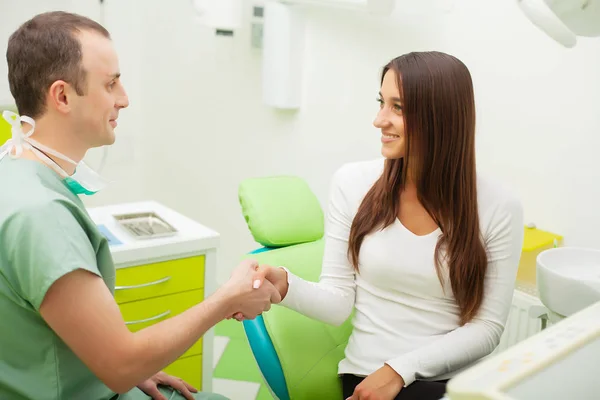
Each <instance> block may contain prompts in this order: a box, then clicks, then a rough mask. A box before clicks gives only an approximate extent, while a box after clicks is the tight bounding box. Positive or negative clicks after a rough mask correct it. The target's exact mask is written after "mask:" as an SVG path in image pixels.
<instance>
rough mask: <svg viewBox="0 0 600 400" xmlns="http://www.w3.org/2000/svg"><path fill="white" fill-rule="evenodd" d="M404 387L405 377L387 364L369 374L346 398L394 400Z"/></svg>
mask: <svg viewBox="0 0 600 400" xmlns="http://www.w3.org/2000/svg"><path fill="white" fill-rule="evenodd" d="M403 387H404V379H402V377H401V376H400V375H398V373H397V372H396V371H394V370H393V369H392V367H390V366H389V365H387V364H385V365H384V366H383V367H381V368H379V369H378V370H377V371H375V372H373V373H372V374H371V375H369V376H367V377H366V378H365V379H364V380H363V381H362V382H361V383H360V384H359V385H358V386H356V388H355V389H354V393H353V394H352V396H350V397H349V398H348V399H346V400H394V399H395V398H396V396H398V393H400V390H402V388H403Z"/></svg>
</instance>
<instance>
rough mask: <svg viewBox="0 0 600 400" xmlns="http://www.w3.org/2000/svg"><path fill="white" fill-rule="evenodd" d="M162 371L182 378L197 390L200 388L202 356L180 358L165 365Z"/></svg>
mask: <svg viewBox="0 0 600 400" xmlns="http://www.w3.org/2000/svg"><path fill="white" fill-rule="evenodd" d="M164 371H165V372H166V373H167V374H169V375H173V376H176V377H177V378H181V379H183V380H184V381H186V382H187V383H189V384H190V385H192V386H193V387H195V388H196V389H198V391H201V390H202V356H192V357H186V358H180V359H178V360H177V361H175V362H174V363H173V364H171V365H169V366H168V367H166V368H165V369H164Z"/></svg>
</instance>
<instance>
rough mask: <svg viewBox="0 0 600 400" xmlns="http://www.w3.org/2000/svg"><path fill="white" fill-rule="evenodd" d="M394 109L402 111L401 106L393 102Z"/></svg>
mask: <svg viewBox="0 0 600 400" xmlns="http://www.w3.org/2000/svg"><path fill="white" fill-rule="evenodd" d="M394 110H395V111H402V106H401V105H400V104H394Z"/></svg>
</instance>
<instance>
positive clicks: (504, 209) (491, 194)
mask: <svg viewBox="0 0 600 400" xmlns="http://www.w3.org/2000/svg"><path fill="white" fill-rule="evenodd" d="M477 202H478V207H479V216H480V219H481V223H482V224H483V225H484V227H487V229H494V228H498V225H502V226H504V225H505V224H507V223H509V221H511V220H519V221H521V222H522V220H523V205H522V203H521V199H520V198H519V196H518V194H517V192H516V190H515V189H514V188H512V187H510V186H509V185H508V184H506V183H505V182H501V181H500V180H498V179H495V178H493V177H490V176H485V175H478V177H477Z"/></svg>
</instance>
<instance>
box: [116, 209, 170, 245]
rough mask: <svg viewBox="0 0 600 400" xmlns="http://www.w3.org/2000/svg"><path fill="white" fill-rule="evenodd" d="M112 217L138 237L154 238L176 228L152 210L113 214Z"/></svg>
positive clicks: (168, 234)
mask: <svg viewBox="0 0 600 400" xmlns="http://www.w3.org/2000/svg"><path fill="white" fill-rule="evenodd" d="M114 218H115V219H116V220H117V222H118V223H119V224H120V225H121V226H122V227H123V228H125V229H126V230H127V231H128V232H129V233H131V234H132V235H133V236H134V237H136V238H138V239H154V238H159V237H165V236H172V235H175V234H176V233H177V229H175V228H174V227H173V226H172V225H171V224H169V223H168V222H167V221H165V220H164V219H162V218H161V217H160V216H158V214H156V213H154V212H141V213H132V214H121V215H114Z"/></svg>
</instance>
